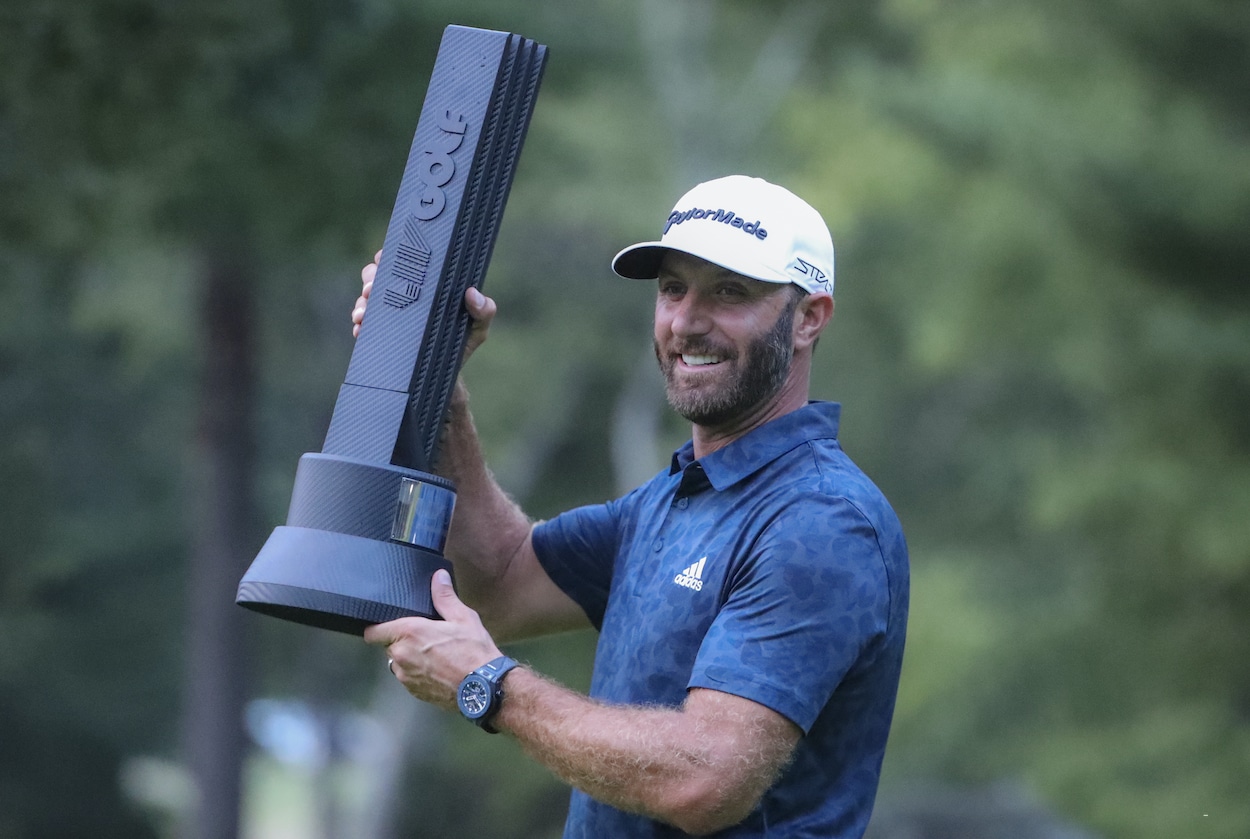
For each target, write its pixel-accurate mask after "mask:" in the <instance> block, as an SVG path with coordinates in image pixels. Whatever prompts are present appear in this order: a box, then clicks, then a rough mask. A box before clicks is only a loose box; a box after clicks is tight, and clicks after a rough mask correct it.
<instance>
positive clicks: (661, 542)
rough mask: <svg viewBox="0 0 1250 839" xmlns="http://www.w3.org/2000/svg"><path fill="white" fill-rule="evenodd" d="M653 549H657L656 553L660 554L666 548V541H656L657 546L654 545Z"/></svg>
mask: <svg viewBox="0 0 1250 839" xmlns="http://www.w3.org/2000/svg"><path fill="white" fill-rule="evenodd" d="M651 547H652V548H654V549H655V551H656V553H659V552H660V548H662V547H664V540H663V539H656V540H655V544H654V545H652V546H651Z"/></svg>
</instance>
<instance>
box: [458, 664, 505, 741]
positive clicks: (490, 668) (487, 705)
mask: <svg viewBox="0 0 1250 839" xmlns="http://www.w3.org/2000/svg"><path fill="white" fill-rule="evenodd" d="M516 666H517V663H516V661H515V660H513V659H511V658H508V657H507V656H506V655H501V656H500V657H499V658H497V659H495V660H494V661H489V662H487V663H486V664H483V665H482V666H481V667H479V668H477V669H476V670H474V671H473V672H472V673H470V674H469V675H467V676H465V677H464V679H462V680H461V682H460V688H459V690H457V691H456V705H458V706H459V708H460V713H461V714H463V715H464V718H465V719H466V720H468V721H469V722H471V723H474V724H475V725H477V726H478V727H479V728H481V729H482V730H483V731H485V732H487V733H489V734H498V733H499V732H498V731H497V730H496V729H495V728H494V727H493V726H492V725H491V724H490V721H491V720H492V719H494V718H495V714H498V713H499V708H500V706H501V705H502V704H503V684H502V682H503V677H504V676H506V675H507V674H508V671H509V670H511V669H512V668H514V667H516Z"/></svg>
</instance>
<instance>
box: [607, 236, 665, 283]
mask: <svg viewBox="0 0 1250 839" xmlns="http://www.w3.org/2000/svg"><path fill="white" fill-rule="evenodd" d="M671 250H673V249H672V248H670V247H667V246H665V245H661V244H660V243H659V242H641V243H639V244H637V245H630V246H629V247H628V248H626V249H625V250H623V251H621V252H620V253H618V254H617V255H616V256H615V257H613V258H612V270H613V271H614V272H615V273H616V275H617V276H620V277H624V278H625V279H627V280H656V279H659V277H660V262H661V261H662V260H663V259H664V254H666V253H668V252H669V251H671Z"/></svg>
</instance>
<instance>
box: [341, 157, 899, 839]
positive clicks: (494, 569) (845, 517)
mask: <svg viewBox="0 0 1250 839" xmlns="http://www.w3.org/2000/svg"><path fill="white" fill-rule="evenodd" d="M833 261H834V253H833V242H832V238H831V236H830V234H829V231H828V228H827V227H826V225H825V223H824V220H823V219H822V218H821V217H820V214H819V213H818V212H817V211H816V210H815V209H813V208H812V207H811V206H810V205H809V204H807V203H806V202H805V201H803V200H802V199H800V198H799V197H797V196H796V195H794V194H793V193H791V192H789V191H788V190H786V189H784V188H782V187H779V186H776V185H774V184H771V183H768V182H767V181H763V180H760V179H758V178H748V177H745V176H740V175H734V176H729V177H725V178H719V179H716V180H713V181H709V182H707V183H703V184H699V185H698V186H696V187H695V188H694V189H692V190H690V191H689V192H688V193H686V194H685V195H684V196H682V198H681V199H680V200H679V201H678V202H677V205H676V206H675V207H674V208H673V210H672V212H670V213H669V215H668V217H667V218H666V220H665V222H664V225H663V233H662V236H661V237H660V239H659V240H657V241H653V242H644V243H641V244H638V245H634V246H632V247H629V248H626V249H625V250H623V251H621V252H620V253H619V254H617V256H616V258H615V259H614V260H613V263H612V267H613V270H614V271H615V272H616V273H617V274H618V275H620V276H622V277H626V278H632V279H639V280H651V281H653V282H655V283H656V289H657V293H656V302H655V330H654V341H655V354H656V358H657V359H658V361H659V365H660V369H661V371H662V372H663V374H664V379H665V383H666V389H667V393H668V399H669V402H670V404H671V405H672V407H673V409H674V410H675V411H677V412H678V413H679V414H680V415H681V416H683V417H684V418H686V419H687V420H689V421H690V423H691V439H690V441H688V442H687V443H686V444H685V445H683V446H682V447H681V448H680V449H678V451H677V452H676V453H675V454H674V455H673V458H672V462H671V464H670V466H669V467H668V468H666V469H665V470H663V471H662V472H661V473H660V474H658V475H656V476H655V477H654V478H653V479H652V480H650V481H649V482H647V483H646V484H644V485H642V486H641V487H638V488H637V489H635V490H634V491H632V492H630V493H629V494H627V495H625V496H624V497H622V498H620V499H617V500H615V501H611V502H608V503H606V504H596V505H590V506H586V507H581V508H578V509H575V510H571V511H569V512H566V513H563V514H561V515H559V516H557V517H556V518H554V519H552V520H550V521H546V522H540V523H534V522H532V521H531V520H530V519H529V518H528V517H527V516H526V515H525V514H524V512H523V511H522V510H521V509H520V508H519V507H518V506H517V505H516V504H515V503H514V502H513V501H512V500H511V499H510V498H508V496H507V495H506V494H505V493H504V492H503V490H502V489H501V488H500V487H499V486H498V484H496V483H495V481H494V479H493V477H492V476H491V474H490V472H489V471H488V469H487V467H486V465H485V463H484V461H483V458H482V454H481V448H480V446H479V444H478V439H477V435H476V432H475V430H474V427H473V421H472V417H471V416H470V413H469V408H468V394H467V392H466V391H465V389H464V387H463V385H462V384H458V385H457V389H456V393H455V395H454V396H453V399H452V403H451V408H450V411H449V413H450V417H449V422H448V430H447V434H446V437H445V439H444V442H443V447H442V454H441V462H440V464H439V471H440V473H441V474H443V475H444V476H446V477H448V478H450V479H451V480H453V481H454V482H455V484H456V487H457V493H458V496H459V503H458V505H457V508H456V515H455V518H454V520H453V522H452V525H451V530H450V533H449V535H448V542H447V547H446V555H447V556H448V558H449V559H450V560H451V561H452V563H453V566H454V568H455V573H456V580H457V587H458V593H457V591H456V590H453V588H452V585H451V580H450V578H449V577H448V575H447V574H446V573H445V572H439V573H438V574H436V575H435V577H434V580H433V582H432V583H431V589H432V594H433V600H434V605H435V608H436V609H437V610H438V613H439V615H440V616H441V617H442V618H443V620H441V621H436V620H425V619H422V618H404V619H401V620H397V621H392V622H390V623H385V624H380V625H378V626H373V627H370V628H369V629H368V630H366V633H365V639H366V640H367V641H368V642H369V643H372V644H376V645H378V646H382V647H385V648H386V651H387V655H388V656H389V657H390V659H391V661H390V662H389V665H388V666H390V667H391V670H392V672H393V673H394V674H395V675H396V677H397V678H399V679H400V681H402V682H403V684H404V686H405V687H406V688H407V689H408V690H409V692H410V693H412V694H413V695H414V696H416V697H417V698H419V699H422V700H424V701H427V702H432V703H435V704H438V705H440V706H443V707H445V708H448V709H455V708H459V710H460V711H461V713H462V714H464V715H465V716H466V717H467V718H469V719H470V720H471V721H473V722H475V723H476V724H477V725H479V726H481V727H482V728H483V729H484V730H486V731H490V732H503V733H505V734H506V735H508V736H511V737H515V738H516V739H517V741H518V742H519V743H520V744H521V746H522V747H523V748H524V749H525V751H526V752H528V753H529V754H530V755H531V756H532V757H533V758H534V759H535V760H537V761H538V762H539V763H542V764H543V765H544V766H546V767H548V768H549V769H550V770H551V771H552V772H554V773H555V774H556V775H558V776H559V777H560V778H562V779H563V780H565V781H566V782H567V783H568V784H569V785H570V786H572V787H573V792H572V799H571V803H570V808H569V816H568V821H567V823H566V826H565V833H564V835H565V837H569V838H570V839H571V837H588V838H589V837H594V839H600V837H661V836H681V835H687V834H696V835H706V834H715V835H717V836H725V837H761V836H785V837H807V836H810V837H822V839H829V837H838V839H852V837H861V836H862V835H863V833H864V830H865V829H866V826H867V824H868V818H869V816H870V814H871V811H872V805H873V800H874V798H875V795H876V789H877V783H878V778H879V776H880V770H881V762H882V758H883V756H884V753H885V746H886V739H887V735H888V733H889V728H890V721H891V717H892V715H893V710H894V701H895V695H896V693H897V688H898V679H899V672H900V668H901V666H902V658H903V641H904V636H905V633H906V623H907V608H908V593H909V582H908V579H909V573H908V560H907V547H906V543H905V541H904V538H903V533H902V529H901V526H900V525H899V522H898V519H897V517H896V516H895V514H894V511H893V510H892V509H891V508H890V505H889V503H888V502H887V501H886V499H885V497H884V496H883V495H882V493H881V492H880V491H879V490H878V489H877V487H876V486H875V485H874V484H873V483H872V482H871V481H870V480H869V478H868V477H867V476H866V475H865V474H864V473H863V472H862V471H861V470H860V469H859V468H858V467H857V466H855V464H854V463H852V461H851V460H850V458H849V457H847V455H846V454H845V453H844V452H843V451H842V448H841V446H840V445H839V443H838V439H837V430H838V420H839V416H840V406H839V405H837V404H836V403H828V402H812V401H809V391H810V385H811V369H812V353H813V350H814V349H815V346H816V343H817V339H818V338H819V337H820V334H821V332H822V331H823V330H824V329H825V327H826V326H828V324H829V322H830V321H831V319H832V317H833V310H834V300H833V280H834V265H833ZM376 270H377V266H376V264H373V265H370V266H367V267H366V268H365V270H364V272H362V279H363V280H364V289H363V291H362V294H361V297H360V299H359V300H358V301H357V305H356V308H355V310H354V311H353V320H354V322H355V323H356V326H357V328H359V325H360V323H361V321H362V319H363V317H364V313H365V307H366V304H367V302H368V297H369V293H370V291H371V289H372V280H373V276H374V273H375V272H376ZM465 305H466V307H467V308H468V311H469V313H470V314H471V316H472V318H473V328H472V330H471V333H470V337H469V341H468V345H467V348H466V349H467V352H468V353H472V351H473V350H474V349H476V348H477V347H478V346H480V345H481V343H482V341H483V340H484V339H485V337H486V333H487V330H488V328H489V325H490V323H491V321H492V319H493V318H494V317H495V314H496V306H495V303H494V301H492V300H491V299H490V298H487V297H485V296H484V295H482V294H481V293H480V292H478V291H476V290H475V289H470V290H469V291H468V292H467V293H466V295H465ZM461 597H463V600H461ZM583 627H592V628H594V629H596V630H598V632H599V641H598V647H597V650H596V657H595V665H594V673H593V676H592V683H591V689H590V695H589V696H584V695H581V694H578V693H575V692H573V691H571V690H568V689H566V688H564V687H562V686H560V685H558V684H555V683H554V682H552V681H550V680H548V679H546V678H544V677H543V676H541V675H539V674H538V673H536V672H534V671H533V670H531V669H530V668H528V667H526V666H524V665H520V664H518V663H517V662H516V661H514V660H513V659H511V658H509V657H508V656H506V655H504V654H503V652H502V651H501V650H500V648H499V646H498V644H504V643H507V642H508V641H513V640H518V639H523V638H528V637H533V636H535V635H540V634H544V633H551V632H559V631H564V630H570V629H576V628H583Z"/></svg>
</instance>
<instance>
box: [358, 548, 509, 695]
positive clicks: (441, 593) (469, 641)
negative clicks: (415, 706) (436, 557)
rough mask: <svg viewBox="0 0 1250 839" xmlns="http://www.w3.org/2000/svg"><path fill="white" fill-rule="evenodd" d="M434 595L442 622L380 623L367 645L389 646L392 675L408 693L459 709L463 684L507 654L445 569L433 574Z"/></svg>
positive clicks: (404, 620) (367, 635) (370, 630)
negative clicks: (497, 644) (458, 592)
mask: <svg viewBox="0 0 1250 839" xmlns="http://www.w3.org/2000/svg"><path fill="white" fill-rule="evenodd" d="M430 594H431V595H432V597H433V601H434V609H435V610H436V611H437V612H438V614H439V615H441V616H442V617H443V619H442V620H441V621H437V620H429V619H426V618H400V619H399V620H393V621H389V622H387V623H380V624H377V625H376V626H370V627H368V628H367V629H365V641H366V642H368V643H369V644H373V645H374V646H378V647H385V648H386V654H387V655H388V656H389V657H390V658H391V659H392V660H393V663H392V665H391V672H393V673H394V674H395V676H396V677H397V678H398V679H399V680H400V682H402V683H403V685H404V687H405V688H407V689H408V692H409V693H411V694H412V695H413V696H415V697H416V698H417V699H421V700H423V701H425V702H429V703H432V704H434V705H438V706H439V707H442V708H446V709H448V710H454V709H455V708H456V690H457V688H459V686H460V681H461V680H462V679H463V678H464V677H465V676H467V675H468V674H469V673H471V672H473V670H475V669H476V668H478V667H481V666H482V665H483V664H486V663H487V662H489V661H492V660H494V659H496V658H498V657H499V656H500V655H502V653H501V652H500V651H499V648H498V647H497V646H495V642H494V641H493V640H492V639H491V637H490V633H488V632H487V631H486V628H485V627H483V626H482V621H481V619H480V618H479V617H478V615H477V612H475V611H473V610H472V609H470V608H469V607H468V606H466V605H464V603H462V602H461V601H460V598H459V597H457V596H456V592H455V589H453V588H452V586H451V575H449V574H448V573H447V572H446V571H441V570H440V571H436V572H435V573H434V577H433V579H432V580H430Z"/></svg>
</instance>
